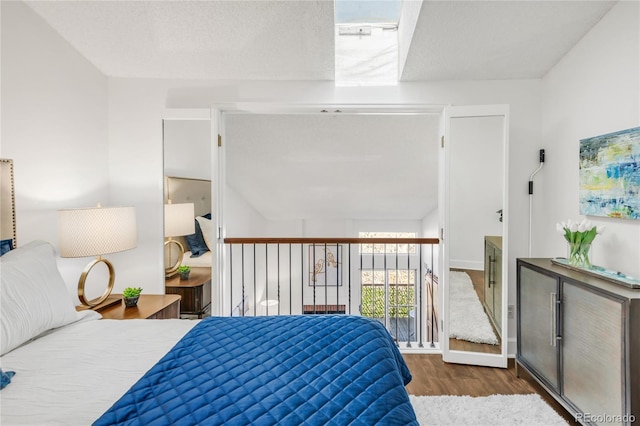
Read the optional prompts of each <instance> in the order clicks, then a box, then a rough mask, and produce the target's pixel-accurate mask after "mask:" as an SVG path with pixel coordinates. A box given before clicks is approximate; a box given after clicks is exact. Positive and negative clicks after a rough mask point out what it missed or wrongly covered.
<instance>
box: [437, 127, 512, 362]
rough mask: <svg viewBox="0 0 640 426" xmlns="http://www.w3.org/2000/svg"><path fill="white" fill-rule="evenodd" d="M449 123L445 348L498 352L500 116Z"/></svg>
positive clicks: (499, 338) (499, 314) (501, 146)
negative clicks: (446, 337)
mask: <svg viewBox="0 0 640 426" xmlns="http://www.w3.org/2000/svg"><path fill="white" fill-rule="evenodd" d="M450 126H451V127H450V141H451V144H450V148H449V149H450V161H449V164H450V170H449V173H450V175H449V176H450V184H449V190H450V194H449V197H450V206H451V207H450V213H449V214H450V216H449V218H450V222H449V236H450V242H449V244H450V251H449V267H450V275H449V306H450V317H449V318H450V322H449V331H450V332H449V338H450V340H449V348H450V350H459V351H470V352H482V353H493V354H500V353H501V344H502V335H503V333H502V325H501V316H502V286H501V276H502V273H501V271H502V235H503V231H502V226H503V222H502V210H503V205H502V203H503V188H504V178H503V175H504V173H503V171H504V165H503V161H504V160H503V143H504V127H503V126H504V117H502V116H489V117H457V118H452V119H451V125H450Z"/></svg>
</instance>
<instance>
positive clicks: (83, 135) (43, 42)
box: [0, 1, 121, 294]
mask: <svg viewBox="0 0 640 426" xmlns="http://www.w3.org/2000/svg"><path fill="white" fill-rule="evenodd" d="M0 7H1V8H2V146H1V149H2V153H1V156H2V157H3V158H11V159H13V160H14V169H15V192H16V216H17V236H18V245H23V244H25V243H27V242H29V241H31V240H35V239H40V240H45V241H49V242H51V243H52V244H53V245H54V246H55V247H56V249H58V246H57V244H58V228H57V220H58V218H57V212H56V211H57V210H58V209H61V208H75V207H87V206H93V205H95V204H96V203H97V202H101V203H102V204H103V205H110V204H111V203H110V199H109V191H108V189H109V176H108V168H109V158H108V125H107V77H106V76H104V75H103V74H102V73H101V72H100V71H98V70H97V69H96V68H95V67H94V66H93V65H92V64H90V63H89V62H88V61H87V60H86V59H85V58H84V57H82V56H80V55H79V54H78V53H77V52H76V51H75V50H74V49H73V48H72V47H71V46H70V45H69V44H68V43H67V42H66V41H64V40H63V39H62V38H61V37H60V36H59V35H58V34H57V33H56V32H54V31H53V30H52V29H51V28H50V27H49V26H48V25H47V24H46V23H45V22H44V21H43V20H42V19H41V18H40V17H39V16H37V15H36V14H34V13H33V12H32V11H31V9H29V8H28V7H27V6H26V5H25V4H23V3H22V2H5V1H3V2H1V3H0ZM109 259H110V260H111V261H112V262H113V264H114V267H115V269H116V272H120V270H121V265H120V262H119V259H120V255H119V254H118V255H110V256H109ZM90 260H91V259H87V258H82V259H59V262H58V263H59V266H60V269H61V272H62V274H63V277H64V279H65V282H66V283H67V286H68V287H69V288H70V291H71V293H72V294H76V290H75V289H76V287H77V283H78V278H79V277H80V273H81V272H82V269H83V268H84V266H85V265H86V264H87V263H89V261H90Z"/></svg>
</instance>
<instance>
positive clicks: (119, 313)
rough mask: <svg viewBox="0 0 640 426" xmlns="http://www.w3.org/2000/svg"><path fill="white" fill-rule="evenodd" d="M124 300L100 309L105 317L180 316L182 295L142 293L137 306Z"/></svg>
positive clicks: (162, 317) (167, 317) (173, 317)
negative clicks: (126, 303)
mask: <svg viewBox="0 0 640 426" xmlns="http://www.w3.org/2000/svg"><path fill="white" fill-rule="evenodd" d="M122 299H123V302H122V303H120V304H119V305H111V306H108V307H106V308H103V309H101V310H100V315H102V318H103V319H116V320H126V319H176V318H179V317H180V296H179V295H176V294H142V295H140V298H139V299H138V303H137V304H136V306H135V307H127V306H126V305H125V304H124V298H123V297H122Z"/></svg>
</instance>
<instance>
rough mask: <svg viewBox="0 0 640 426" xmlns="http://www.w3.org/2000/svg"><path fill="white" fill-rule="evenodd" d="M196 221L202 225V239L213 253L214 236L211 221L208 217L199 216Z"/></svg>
mask: <svg viewBox="0 0 640 426" xmlns="http://www.w3.org/2000/svg"><path fill="white" fill-rule="evenodd" d="M196 220H197V221H198V224H199V225H200V229H201V230H202V237H203V238H204V243H205V244H206V245H207V247H209V250H210V251H213V240H212V238H213V234H212V227H213V225H212V224H211V219H207V218H206V217H202V216H197V217H196Z"/></svg>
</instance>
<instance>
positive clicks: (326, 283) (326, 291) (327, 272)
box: [324, 243, 338, 314]
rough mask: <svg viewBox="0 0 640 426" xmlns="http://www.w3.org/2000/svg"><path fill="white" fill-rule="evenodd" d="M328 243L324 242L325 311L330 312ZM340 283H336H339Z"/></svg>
mask: <svg viewBox="0 0 640 426" xmlns="http://www.w3.org/2000/svg"><path fill="white" fill-rule="evenodd" d="M327 254H328V252H327V243H324V313H325V314H328V313H329V299H328V297H327V294H328V292H329V288H328V285H329V282H328V279H329V268H328V267H327V265H328V264H329V263H328V262H329V261H328V259H327V257H328V256H327ZM337 284H338V283H336V285H337Z"/></svg>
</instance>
